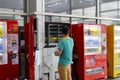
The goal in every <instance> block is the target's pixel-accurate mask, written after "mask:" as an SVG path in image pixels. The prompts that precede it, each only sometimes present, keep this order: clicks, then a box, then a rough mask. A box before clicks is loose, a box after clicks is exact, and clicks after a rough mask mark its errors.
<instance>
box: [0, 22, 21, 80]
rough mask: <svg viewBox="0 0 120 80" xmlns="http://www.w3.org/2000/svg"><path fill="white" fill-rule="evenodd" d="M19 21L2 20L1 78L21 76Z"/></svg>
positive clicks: (8, 79)
mask: <svg viewBox="0 0 120 80" xmlns="http://www.w3.org/2000/svg"><path fill="white" fill-rule="evenodd" d="M18 47H19V46H18V22H17V21H15V20H4V21H0V80H13V79H18V78H19V54H18V52H19V49H18Z"/></svg>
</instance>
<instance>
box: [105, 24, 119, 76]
mask: <svg viewBox="0 0 120 80" xmlns="http://www.w3.org/2000/svg"><path fill="white" fill-rule="evenodd" d="M107 43H108V44H107V53H108V76H109V77H113V78H114V77H118V76H120V25H109V26H107Z"/></svg>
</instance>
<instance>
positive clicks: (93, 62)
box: [85, 56, 96, 67]
mask: <svg viewBox="0 0 120 80" xmlns="http://www.w3.org/2000/svg"><path fill="white" fill-rule="evenodd" d="M85 61H86V65H85V66H86V67H91V66H95V65H96V58H95V56H86V60H85Z"/></svg>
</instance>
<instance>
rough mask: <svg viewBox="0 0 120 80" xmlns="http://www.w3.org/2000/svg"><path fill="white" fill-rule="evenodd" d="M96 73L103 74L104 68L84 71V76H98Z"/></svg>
mask: <svg viewBox="0 0 120 80" xmlns="http://www.w3.org/2000/svg"><path fill="white" fill-rule="evenodd" d="M98 73H102V74H103V73H104V68H102V67H98V68H93V69H87V70H86V75H92V74H98Z"/></svg>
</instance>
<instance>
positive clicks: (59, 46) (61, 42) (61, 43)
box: [58, 41, 64, 51]
mask: <svg viewBox="0 0 120 80" xmlns="http://www.w3.org/2000/svg"><path fill="white" fill-rule="evenodd" d="M63 47H64V45H63V41H60V42H59V43H58V49H60V50H62V51H63Z"/></svg>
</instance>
